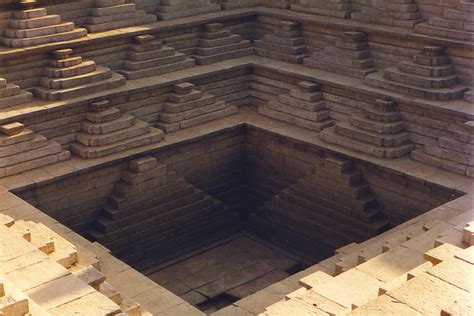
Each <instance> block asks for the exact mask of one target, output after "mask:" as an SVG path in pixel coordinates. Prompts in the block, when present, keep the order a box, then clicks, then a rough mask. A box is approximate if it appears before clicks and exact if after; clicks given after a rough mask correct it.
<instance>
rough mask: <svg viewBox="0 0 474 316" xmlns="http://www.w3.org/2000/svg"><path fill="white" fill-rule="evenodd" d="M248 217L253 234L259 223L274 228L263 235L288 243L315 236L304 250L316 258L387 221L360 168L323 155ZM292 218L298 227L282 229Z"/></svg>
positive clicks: (372, 232) (369, 234)
mask: <svg viewBox="0 0 474 316" xmlns="http://www.w3.org/2000/svg"><path fill="white" fill-rule="evenodd" d="M294 214H298V217H299V218H300V221H298V219H297V218H296V217H295V216H294ZM250 222H251V225H252V228H253V229H255V233H257V234H258V233H259V229H261V230H260V231H261V232H268V233H269V234H275V236H274V237H272V236H267V237H268V238H270V240H273V241H275V242H277V243H281V242H285V241H286V240H288V242H289V243H292V242H295V243H296V244H291V245H287V246H291V248H290V249H295V250H297V249H299V248H301V246H298V243H299V242H298V240H306V243H301V244H306V245H308V244H314V241H316V240H317V244H318V245H314V249H312V250H309V249H306V251H308V253H305V255H313V256H314V258H313V260H314V259H315V258H316V259H319V260H321V259H322V257H324V255H326V254H328V253H331V251H332V250H333V249H334V248H339V247H342V246H343V245H346V244H347V243H349V242H353V241H362V240H366V239H367V238H370V237H373V236H375V235H377V234H379V233H381V232H383V231H384V230H386V229H387V228H388V226H389V224H388V222H387V221H386V220H385V219H384V215H383V213H382V212H381V210H380V209H378V207H377V199H376V198H375V196H374V195H373V194H372V193H371V191H370V187H369V186H368V185H367V184H366V183H365V182H364V178H363V174H362V172H360V171H358V170H356V169H354V167H353V165H352V163H351V162H350V161H348V160H343V159H339V158H326V159H325V161H324V166H321V167H316V168H315V169H314V172H313V173H311V174H308V175H306V176H304V177H302V178H300V179H298V181H297V182H296V183H295V184H293V185H291V186H289V187H287V188H285V189H283V190H281V191H280V192H278V193H277V194H275V195H274V197H273V198H272V200H271V201H269V202H266V203H265V206H264V208H263V209H262V210H260V211H258V212H257V213H254V214H252V215H251V218H250ZM295 222H299V224H298V226H297V227H298V231H297V232H295V231H293V232H291V231H290V232H288V231H287V230H288V229H287V228H285V223H288V224H289V225H291V223H295ZM293 225H294V224H293ZM264 227H265V229H262V228H264ZM293 227H294V226H293ZM272 231H274V232H273V233H270V232H272ZM335 232H337V234H335ZM310 240H313V242H310ZM293 247H294V248H293ZM300 250H301V249H300ZM306 251H305V252H306Z"/></svg>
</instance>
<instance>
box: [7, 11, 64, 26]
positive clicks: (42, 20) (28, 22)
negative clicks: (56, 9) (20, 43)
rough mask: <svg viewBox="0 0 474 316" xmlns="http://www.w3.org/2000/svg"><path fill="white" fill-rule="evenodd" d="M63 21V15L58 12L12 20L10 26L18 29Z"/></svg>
mask: <svg viewBox="0 0 474 316" xmlns="http://www.w3.org/2000/svg"><path fill="white" fill-rule="evenodd" d="M60 23H61V17H60V16H59V15H57V14H54V15H44V16H39V17H35V18H28V19H13V20H10V27H12V28H14V29H18V30H24V29H35V28H40V27H45V26H51V25H58V24H60Z"/></svg>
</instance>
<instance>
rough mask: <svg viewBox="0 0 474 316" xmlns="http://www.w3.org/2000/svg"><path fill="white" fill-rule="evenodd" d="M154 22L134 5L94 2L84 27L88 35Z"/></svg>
mask: <svg viewBox="0 0 474 316" xmlns="http://www.w3.org/2000/svg"><path fill="white" fill-rule="evenodd" d="M153 22H156V16H154V15H152V14H147V13H146V12H145V11H143V10H137V9H136V7H135V3H129V2H126V1H125V0H94V7H93V8H92V9H91V15H90V16H88V17H87V19H86V24H85V25H84V27H85V28H86V29H87V30H88V31H89V32H90V33H98V32H105V31H109V30H115V29H119V28H123V27H129V26H135V25H140V24H148V23H153Z"/></svg>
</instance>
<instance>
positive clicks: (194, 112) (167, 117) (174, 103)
mask: <svg viewBox="0 0 474 316" xmlns="http://www.w3.org/2000/svg"><path fill="white" fill-rule="evenodd" d="M237 111H238V108H237V107H236V106H234V105H229V104H226V103H225V101H216V97H215V96H213V95H211V94H209V93H205V92H204V93H203V92H201V91H199V90H197V89H196V87H195V85H194V84H192V83H189V82H183V83H178V84H175V85H174V86H173V92H172V93H170V94H169V95H168V102H166V103H165V104H164V109H163V113H160V119H159V121H160V122H159V123H157V124H156V126H157V127H159V128H161V129H162V130H164V131H165V132H166V133H169V132H173V131H176V130H179V129H183V128H187V127H190V126H193V125H196V124H202V123H205V122H209V121H212V120H215V119H218V118H221V117H225V116H229V115H232V114H235V113H237Z"/></svg>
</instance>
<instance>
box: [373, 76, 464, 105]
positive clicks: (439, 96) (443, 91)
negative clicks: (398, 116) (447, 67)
mask: <svg viewBox="0 0 474 316" xmlns="http://www.w3.org/2000/svg"><path fill="white" fill-rule="evenodd" d="M365 82H366V83H367V84H368V85H369V86H374V87H378V88H382V89H386V90H389V91H393V92H398V93H401V94H408V95H412V96H415V97H418V98H424V99H430V100H438V101H449V100H455V99H460V98H462V97H463V95H464V92H465V91H467V90H468V88H467V87H465V86H461V85H455V86H453V87H450V88H438V89H430V88H421V87H416V86H413V85H408V84H401V83H393V82H391V81H388V80H386V79H384V78H383V74H382V73H380V72H376V73H372V74H369V75H367V76H366V77H365Z"/></svg>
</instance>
